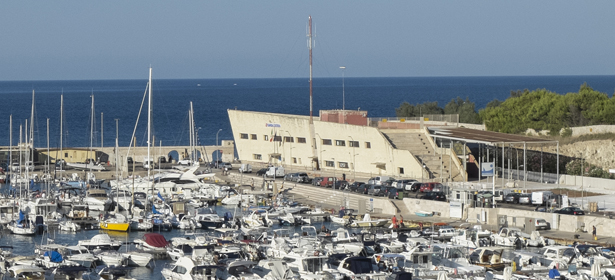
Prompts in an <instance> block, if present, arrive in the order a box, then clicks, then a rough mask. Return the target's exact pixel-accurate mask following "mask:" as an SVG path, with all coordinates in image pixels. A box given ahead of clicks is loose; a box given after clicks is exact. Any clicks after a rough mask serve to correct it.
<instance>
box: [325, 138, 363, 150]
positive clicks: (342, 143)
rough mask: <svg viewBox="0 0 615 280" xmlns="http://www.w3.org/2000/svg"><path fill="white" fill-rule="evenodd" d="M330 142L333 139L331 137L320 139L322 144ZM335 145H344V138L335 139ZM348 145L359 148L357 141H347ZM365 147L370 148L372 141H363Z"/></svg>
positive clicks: (329, 143)
mask: <svg viewBox="0 0 615 280" xmlns="http://www.w3.org/2000/svg"><path fill="white" fill-rule="evenodd" d="M332 143H333V141H332V140H331V139H322V144H323V145H331V144H332ZM335 146H340V147H345V146H346V140H335ZM348 146H349V147H351V148H360V146H359V141H348ZM365 148H366V149H371V148H372V143H370V142H365Z"/></svg>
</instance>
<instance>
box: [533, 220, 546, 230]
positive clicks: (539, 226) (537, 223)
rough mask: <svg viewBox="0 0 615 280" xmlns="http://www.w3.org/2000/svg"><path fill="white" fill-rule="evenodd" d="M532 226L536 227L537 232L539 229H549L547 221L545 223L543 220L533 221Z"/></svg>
mask: <svg viewBox="0 0 615 280" xmlns="http://www.w3.org/2000/svg"><path fill="white" fill-rule="evenodd" d="M534 226H535V227H536V229H537V230H539V229H549V228H550V226H549V223H547V221H545V219H535V220H534Z"/></svg>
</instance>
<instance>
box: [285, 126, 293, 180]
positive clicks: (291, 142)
mask: <svg viewBox="0 0 615 280" xmlns="http://www.w3.org/2000/svg"><path fill="white" fill-rule="evenodd" d="M285 132H286V133H288V136H290V139H292V138H293V136H292V135H291V134H290V132H288V130H285ZM288 143H290V144H288V145H289V149H288V150H289V151H290V170H289V172H290V173H292V171H293V141H289V142H288Z"/></svg>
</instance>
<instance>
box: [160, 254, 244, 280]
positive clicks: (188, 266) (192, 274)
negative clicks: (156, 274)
mask: <svg viewBox="0 0 615 280" xmlns="http://www.w3.org/2000/svg"><path fill="white" fill-rule="evenodd" d="M219 268H220V267H219V266H217V265H215V264H198V265H197V264H196V263H195V262H194V261H193V260H192V259H191V258H189V257H181V258H179V259H178V260H177V262H175V263H174V264H170V263H169V264H167V266H165V268H163V269H162V271H161V274H162V277H164V279H165V280H214V279H218V278H217V276H216V274H217V271H218V269H219ZM240 279H241V278H240Z"/></svg>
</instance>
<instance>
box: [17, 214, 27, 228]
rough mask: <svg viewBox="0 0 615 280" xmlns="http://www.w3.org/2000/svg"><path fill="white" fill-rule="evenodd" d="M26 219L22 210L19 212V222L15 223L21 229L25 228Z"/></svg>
mask: <svg viewBox="0 0 615 280" xmlns="http://www.w3.org/2000/svg"><path fill="white" fill-rule="evenodd" d="M25 219H26V217H25V216H24V214H23V212H21V210H19V219H18V220H17V222H15V225H16V226H17V227H19V228H21V227H23V225H22V222H23V221H24V220H25Z"/></svg>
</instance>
